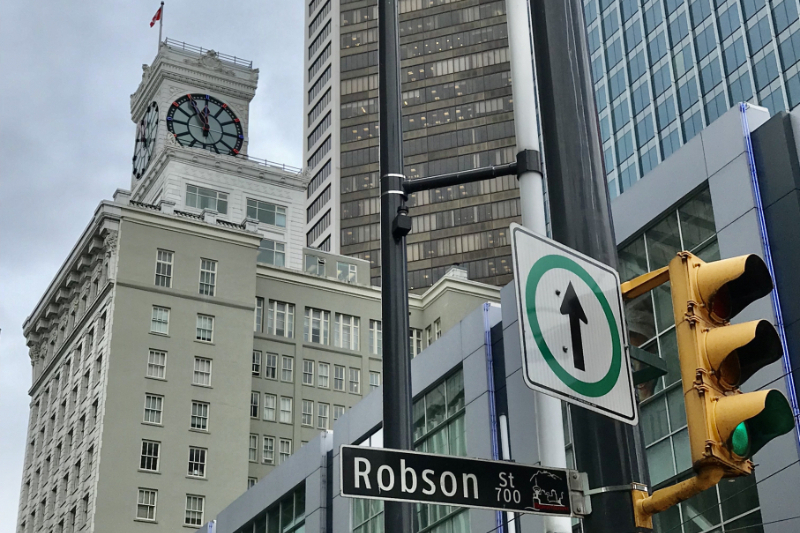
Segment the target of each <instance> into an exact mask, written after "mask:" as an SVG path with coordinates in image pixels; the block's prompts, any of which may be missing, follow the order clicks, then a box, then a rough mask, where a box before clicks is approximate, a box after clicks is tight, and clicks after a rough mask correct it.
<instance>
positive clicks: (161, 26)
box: [158, 2, 164, 50]
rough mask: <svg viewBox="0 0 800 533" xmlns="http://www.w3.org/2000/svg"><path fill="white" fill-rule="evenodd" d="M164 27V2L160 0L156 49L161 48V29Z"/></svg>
mask: <svg viewBox="0 0 800 533" xmlns="http://www.w3.org/2000/svg"><path fill="white" fill-rule="evenodd" d="M163 28H164V2H161V16H160V17H158V49H159V50H160V49H161V30H162V29H163Z"/></svg>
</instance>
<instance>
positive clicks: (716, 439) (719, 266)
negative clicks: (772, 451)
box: [669, 252, 794, 477]
mask: <svg viewBox="0 0 800 533" xmlns="http://www.w3.org/2000/svg"><path fill="white" fill-rule="evenodd" d="M669 280H670V283H671V285H672V307H673V312H674V314H675V326H676V333H677V340H678V353H679V356H680V367H681V380H682V382H683V395H684V399H685V403H686V418H687V423H688V426H689V441H690V446H691V453H692V463H693V465H694V469H695V471H698V472H700V471H702V470H703V469H704V467H705V466H712V467H715V468H719V467H721V468H722V469H723V471H724V475H725V476H726V477H733V476H740V475H746V474H750V473H751V472H752V470H753V464H752V462H750V460H749V459H750V458H751V457H752V456H753V454H755V453H756V452H758V450H760V449H761V448H762V447H763V446H764V445H765V444H766V443H767V442H769V441H770V440H772V439H774V438H775V437H777V436H779V435H783V434H784V433H788V432H789V431H791V429H792V428H793V427H794V418H793V416H792V409H791V407H790V406H789V402H788V401H787V400H786V398H785V397H784V396H783V394H781V393H780V392H778V391H777V390H764V391H757V392H750V393H742V392H741V391H740V390H739V386H740V385H742V383H744V382H745V381H747V380H748V379H749V378H750V377H751V376H753V374H755V373H756V372H757V371H758V370H760V369H761V368H763V367H765V366H767V365H769V364H771V363H774V362H775V361H778V360H779V359H780V358H781V355H782V346H781V340H780V337H779V336H778V333H777V331H776V330H775V328H774V327H773V326H772V324H771V323H770V322H768V321H766V320H756V321H753V322H747V323H744V324H734V325H732V324H730V322H729V321H730V320H731V319H732V318H733V317H735V316H736V315H737V314H738V313H739V312H740V311H742V310H743V309H744V308H745V307H747V306H748V305H749V304H750V303H752V302H754V301H755V300H758V299H759V298H762V297H764V296H766V295H768V294H769V293H770V292H771V291H772V278H771V277H770V274H769V270H768V269H767V266H766V264H764V261H763V260H762V259H761V258H760V257H758V256H757V255H745V256H740V257H734V258H731V259H724V260H722V261H714V262H711V263H706V262H705V261H703V260H702V259H700V258H698V257H696V256H695V255H693V254H691V253H689V252H680V253H679V254H678V255H677V256H676V257H675V258H674V259H673V260H672V261H670V264H669Z"/></svg>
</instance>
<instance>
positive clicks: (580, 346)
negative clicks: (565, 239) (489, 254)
mask: <svg viewBox="0 0 800 533" xmlns="http://www.w3.org/2000/svg"><path fill="white" fill-rule="evenodd" d="M511 237H512V240H511V242H512V249H513V259H514V278H515V280H516V286H517V306H518V309H517V316H518V318H519V326H520V336H521V340H522V368H523V372H524V376H525V383H526V384H527V385H528V387H530V388H531V389H534V390H538V391H540V392H543V393H544V394H548V395H550V396H555V397H557V398H560V399H562V400H564V401H567V402H570V403H573V404H576V405H580V406H581V407H585V408H587V409H590V410H592V411H596V412H598V413H601V414H603V415H606V416H608V417H611V418H614V419H617V420H620V421H622V422H625V423H628V424H632V425H635V424H637V423H638V410H637V408H636V399H635V395H634V388H633V379H632V376H631V365H630V358H629V353H628V337H627V333H628V329H627V327H626V325H625V315H624V313H623V307H622V293H621V291H620V287H619V275H618V274H617V272H616V270H614V269H613V268H611V267H609V266H608V265H604V264H603V263H600V262H599V261H596V260H594V259H592V258H590V257H586V256H585V255H583V254H581V253H579V252H577V251H575V250H572V249H570V248H567V247H566V246H564V245H562V244H559V243H557V242H555V241H553V240H551V239H548V238H547V237H543V236H540V235H536V234H535V233H532V232H531V231H529V230H527V229H525V228H523V227H522V226H520V225H518V224H512V225H511Z"/></svg>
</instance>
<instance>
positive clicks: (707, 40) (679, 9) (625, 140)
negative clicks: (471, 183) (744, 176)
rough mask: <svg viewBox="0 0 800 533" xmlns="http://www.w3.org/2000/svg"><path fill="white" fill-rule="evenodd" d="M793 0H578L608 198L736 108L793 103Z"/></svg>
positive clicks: (796, 25)
mask: <svg viewBox="0 0 800 533" xmlns="http://www.w3.org/2000/svg"><path fill="white" fill-rule="evenodd" d="M799 11H800V9H798V0H783V1H778V0H772V1H768V0H585V1H584V13H585V16H586V30H587V36H588V43H589V51H590V53H591V64H592V74H593V77H594V80H596V81H595V97H596V100H597V111H598V116H599V119H600V130H601V135H602V139H603V152H604V157H605V165H606V173H607V176H608V185H609V190H610V192H611V196H612V198H613V197H614V196H616V195H618V194H621V193H623V192H625V191H626V190H627V189H628V188H629V187H630V186H631V185H633V184H634V183H635V182H636V180H638V179H640V178H642V177H643V176H645V175H646V174H647V173H648V172H649V171H650V170H652V169H653V167H655V166H656V165H658V163H659V162H660V161H663V160H664V159H666V158H667V157H669V156H670V155H671V154H672V153H673V152H674V151H676V150H677V149H678V148H680V146H682V145H683V144H684V143H686V142H688V141H689V140H690V139H692V137H694V136H695V135H696V134H697V132H699V131H700V130H701V129H703V128H704V127H705V126H707V125H708V124H710V123H712V122H713V121H714V120H716V119H717V117H719V116H720V115H721V114H722V113H724V112H725V111H726V110H728V109H729V108H730V107H732V106H733V105H735V104H736V103H738V102H751V103H754V104H758V105H761V106H764V107H766V108H768V109H769V110H770V112H771V113H773V114H774V113H777V112H778V111H782V110H788V109H792V108H794V107H796V106H797V105H798V103H800V65H799V64H798V61H800V17H799V16H798V12H799Z"/></svg>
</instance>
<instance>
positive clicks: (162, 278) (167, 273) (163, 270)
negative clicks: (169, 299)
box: [156, 250, 173, 288]
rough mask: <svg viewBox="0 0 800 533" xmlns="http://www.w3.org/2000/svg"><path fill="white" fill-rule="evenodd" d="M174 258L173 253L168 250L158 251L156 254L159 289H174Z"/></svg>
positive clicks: (157, 284)
mask: <svg viewBox="0 0 800 533" xmlns="http://www.w3.org/2000/svg"><path fill="white" fill-rule="evenodd" d="M172 258H173V253H172V252H168V251H167V250H158V252H157V253H156V286H157V287H168V288H169V287H172Z"/></svg>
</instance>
